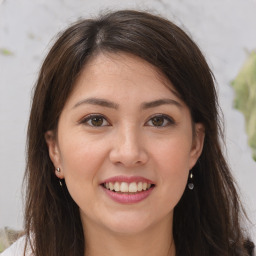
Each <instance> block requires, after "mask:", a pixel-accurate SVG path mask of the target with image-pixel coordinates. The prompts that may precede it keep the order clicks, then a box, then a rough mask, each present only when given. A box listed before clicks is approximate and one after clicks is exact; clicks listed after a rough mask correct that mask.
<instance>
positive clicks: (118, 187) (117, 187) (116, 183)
mask: <svg viewBox="0 0 256 256" xmlns="http://www.w3.org/2000/svg"><path fill="white" fill-rule="evenodd" d="M114 190H115V191H116V192H118V191H120V186H119V182H115V185H114Z"/></svg>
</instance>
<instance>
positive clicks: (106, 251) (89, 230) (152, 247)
mask: <svg viewBox="0 0 256 256" xmlns="http://www.w3.org/2000/svg"><path fill="white" fill-rule="evenodd" d="M167 224H168V225H167ZM171 230H172V229H171V223H160V224H158V225H155V227H150V228H149V229H148V230H145V231H143V232H141V233H139V234H120V233H114V232H110V231H109V230H104V229H101V228H99V227H97V226H94V225H93V224H91V223H90V224H89V225H86V232H85V248H86V253H85V256H102V255H111V256H120V255H122V256H128V255H129V256H130V255H133V256H144V255H147V256H155V255H158V256H175V245H174V241H173V236H172V232H171Z"/></svg>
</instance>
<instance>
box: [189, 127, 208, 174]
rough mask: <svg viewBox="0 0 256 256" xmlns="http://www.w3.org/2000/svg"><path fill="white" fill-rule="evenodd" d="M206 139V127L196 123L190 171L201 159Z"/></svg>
mask: <svg viewBox="0 0 256 256" xmlns="http://www.w3.org/2000/svg"><path fill="white" fill-rule="evenodd" d="M204 137H205V128H204V125H203V124H201V123H196V124H195V126H194V136H193V143H192V147H191V151H190V166H189V169H190V170H191V169H192V168H193V166H194V165H195V164H196V162H197V160H198V158H199V157H200V155H201V153H202V151H203V146H204Z"/></svg>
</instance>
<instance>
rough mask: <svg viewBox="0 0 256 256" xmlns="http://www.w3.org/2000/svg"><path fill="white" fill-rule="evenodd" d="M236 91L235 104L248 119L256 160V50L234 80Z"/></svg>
mask: <svg viewBox="0 0 256 256" xmlns="http://www.w3.org/2000/svg"><path fill="white" fill-rule="evenodd" d="M232 86H233V87H234V89H235V92H236V98H235V100H234V106H235V108H237V109H238V110H240V111H241V112H242V113H243V114H244V116H245V121H246V131H247V134H248V139H249V145H250V147H251V148H252V151H253V159H254V160H255V161H256V52H255V51H253V52H252V53H251V55H250V56H249V58H248V60H247V61H246V62H245V64H244V66H243V67H242V69H241V71H240V72H239V74H238V76H237V77H236V79H235V80H234V81H233V82H232Z"/></svg>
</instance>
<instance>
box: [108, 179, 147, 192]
mask: <svg viewBox="0 0 256 256" xmlns="http://www.w3.org/2000/svg"><path fill="white" fill-rule="evenodd" d="M104 186H105V188H106V189H108V190H111V191H115V192H123V193H127V192H130V193H136V192H141V191H143V190H147V189H150V188H151V186H152V184H150V183H147V182H141V181H140V182H138V183H136V182H131V183H127V182H121V183H120V182H118V181H116V182H106V183H104Z"/></svg>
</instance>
